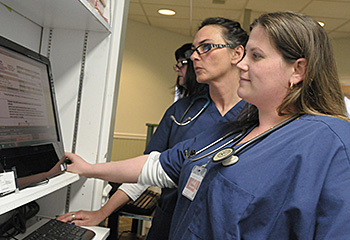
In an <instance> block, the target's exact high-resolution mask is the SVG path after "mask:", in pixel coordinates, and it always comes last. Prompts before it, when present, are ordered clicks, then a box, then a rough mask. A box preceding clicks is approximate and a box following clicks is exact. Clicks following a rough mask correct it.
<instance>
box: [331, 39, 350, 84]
mask: <svg viewBox="0 0 350 240" xmlns="http://www.w3.org/2000/svg"><path fill="white" fill-rule="evenodd" d="M332 43H333V48H334V55H335V58H336V62H337V67H338V72H339V78H340V81H341V82H342V83H344V84H350V39H335V40H333V42H332Z"/></svg>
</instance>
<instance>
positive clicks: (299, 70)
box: [290, 58, 307, 86]
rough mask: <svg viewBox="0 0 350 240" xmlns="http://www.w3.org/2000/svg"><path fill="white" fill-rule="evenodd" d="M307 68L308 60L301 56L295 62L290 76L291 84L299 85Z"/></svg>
mask: <svg viewBox="0 0 350 240" xmlns="http://www.w3.org/2000/svg"><path fill="white" fill-rule="evenodd" d="M306 68H307V60H306V59H305V58H299V59H298V60H296V61H295V63H293V73H292V75H291V78H290V84H292V85H294V86H295V85H297V84H298V83H300V82H302V81H303V80H304V78H305V73H306Z"/></svg>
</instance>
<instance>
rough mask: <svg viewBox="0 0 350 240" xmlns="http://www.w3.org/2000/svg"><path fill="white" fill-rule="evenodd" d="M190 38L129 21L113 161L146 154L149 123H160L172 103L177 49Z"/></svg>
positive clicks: (190, 39) (190, 40) (189, 40)
mask: <svg viewBox="0 0 350 240" xmlns="http://www.w3.org/2000/svg"><path fill="white" fill-rule="evenodd" d="M187 42H192V38H191V37H186V36H183V35H180V34H176V33H172V32H168V31H165V30H162V29H159V28H154V27H150V26H147V25H145V24H142V23H138V22H135V21H131V20H128V25H127V30H126V38H125V47H124V54H123V63H122V72H121V79H120V86H119V93H118V102H117V115H116V124H115V128H114V141H113V150H112V159H111V160H112V161H116V160H121V159H126V158H130V157H134V156H137V155H140V154H142V153H143V151H144V148H145V143H146V141H145V140H146V133H147V128H146V123H159V121H160V120H161V118H162V116H163V114H164V112H165V110H166V109H167V108H168V107H169V106H170V105H171V104H172V103H173V101H174V95H173V89H174V88H173V86H174V84H175V81H176V76H177V75H176V73H175V72H174V70H173V65H174V64H175V55H174V53H175V50H176V49H177V48H179V47H180V46H182V45H183V44H184V43H187Z"/></svg>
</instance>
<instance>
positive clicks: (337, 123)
mask: <svg viewBox="0 0 350 240" xmlns="http://www.w3.org/2000/svg"><path fill="white" fill-rule="evenodd" d="M300 119H301V120H303V121H304V122H306V123H307V126H308V128H314V129H315V130H317V131H327V132H330V133H332V134H336V135H338V136H339V137H340V138H344V139H347V141H349V143H350V122H348V121H345V120H343V119H340V118H337V117H332V116H325V115H303V116H302V117H301V118H300Z"/></svg>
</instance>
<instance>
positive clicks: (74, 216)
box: [56, 209, 108, 226]
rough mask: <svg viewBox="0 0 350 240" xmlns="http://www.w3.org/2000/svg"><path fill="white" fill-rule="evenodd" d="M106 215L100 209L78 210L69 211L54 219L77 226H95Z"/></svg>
mask: <svg viewBox="0 0 350 240" xmlns="http://www.w3.org/2000/svg"><path fill="white" fill-rule="evenodd" d="M106 217H108V216H106V215H105V214H104V212H103V211H102V210H101V209H100V210H98V211H83V210H80V211H78V212H69V213H66V214H64V215H61V216H59V217H57V218H56V219H57V220H59V221H62V222H71V223H74V224H75V225H77V226H96V225H98V224H99V223H100V222H102V221H103V220H104V219H105V218H106Z"/></svg>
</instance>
